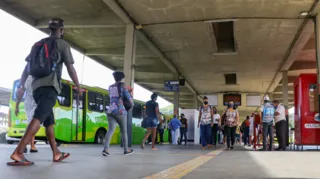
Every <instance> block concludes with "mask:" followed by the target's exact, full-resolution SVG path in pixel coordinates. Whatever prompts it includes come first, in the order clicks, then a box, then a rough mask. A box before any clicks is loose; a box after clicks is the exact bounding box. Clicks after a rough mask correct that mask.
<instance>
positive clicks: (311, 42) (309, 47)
mask: <svg viewBox="0 0 320 179" xmlns="http://www.w3.org/2000/svg"><path fill="white" fill-rule="evenodd" d="M315 48H316V39H315V38H314V37H310V39H309V40H308V42H307V43H306V45H305V46H304V47H303V50H314V49H315Z"/></svg>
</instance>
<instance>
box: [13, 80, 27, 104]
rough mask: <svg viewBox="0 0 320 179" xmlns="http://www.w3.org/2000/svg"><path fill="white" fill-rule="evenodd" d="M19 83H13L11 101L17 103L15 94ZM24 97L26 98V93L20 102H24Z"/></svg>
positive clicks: (17, 81) (18, 81)
mask: <svg viewBox="0 0 320 179" xmlns="http://www.w3.org/2000/svg"><path fill="white" fill-rule="evenodd" d="M19 83H20V80H16V81H15V82H14V83H13V90H12V100H13V101H15V102H16V101H17V95H16V93H17V90H18V86H19ZM25 97H26V93H24V95H23V97H22V100H21V102H23V101H24V99H25Z"/></svg>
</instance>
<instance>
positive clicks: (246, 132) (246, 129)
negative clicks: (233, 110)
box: [243, 116, 250, 146]
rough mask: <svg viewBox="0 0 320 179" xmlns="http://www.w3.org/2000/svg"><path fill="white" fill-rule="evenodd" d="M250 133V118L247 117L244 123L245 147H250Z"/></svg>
mask: <svg viewBox="0 0 320 179" xmlns="http://www.w3.org/2000/svg"><path fill="white" fill-rule="evenodd" d="M249 132H250V117H249V116H247V117H246V120H245V121H244V132H243V133H244V137H243V140H244V141H243V143H244V146H246V145H248V146H249V145H250V142H249Z"/></svg>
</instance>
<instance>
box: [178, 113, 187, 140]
mask: <svg viewBox="0 0 320 179" xmlns="http://www.w3.org/2000/svg"><path fill="white" fill-rule="evenodd" d="M180 121H181V124H182V126H181V127H180V142H179V144H180V145H181V144H182V140H183V138H184V141H185V143H184V145H187V140H188V139H187V132H188V120H187V119H186V118H185V116H184V114H181V119H180Z"/></svg>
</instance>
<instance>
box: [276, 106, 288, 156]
mask: <svg viewBox="0 0 320 179" xmlns="http://www.w3.org/2000/svg"><path fill="white" fill-rule="evenodd" d="M273 105H274V107H275V108H276V112H275V113H274V116H275V122H276V135H277V139H278V143H279V147H278V148H277V149H276V150H279V151H285V150H286V126H287V121H286V110H285V108H284V106H283V105H282V104H280V102H279V101H278V100H274V101H273Z"/></svg>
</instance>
